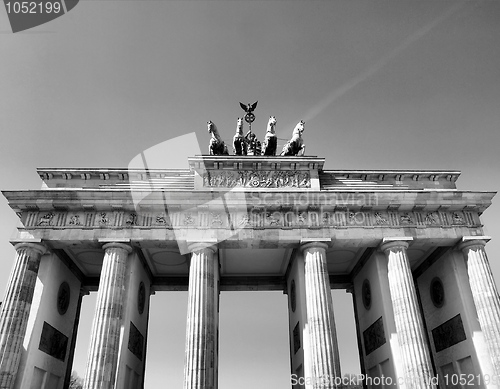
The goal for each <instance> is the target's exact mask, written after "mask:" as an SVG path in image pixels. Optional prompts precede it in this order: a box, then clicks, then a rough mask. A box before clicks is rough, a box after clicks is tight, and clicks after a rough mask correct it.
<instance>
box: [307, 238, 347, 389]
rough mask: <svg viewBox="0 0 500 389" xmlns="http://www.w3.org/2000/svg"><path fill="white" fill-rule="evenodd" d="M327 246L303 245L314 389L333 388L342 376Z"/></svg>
mask: <svg viewBox="0 0 500 389" xmlns="http://www.w3.org/2000/svg"><path fill="white" fill-rule="evenodd" d="M327 247H328V246H327V245H326V244H325V243H321V242H310V243H306V244H303V245H302V246H301V249H302V251H303V252H304V261H305V292H306V314H307V326H308V331H309V342H310V347H311V374H312V375H313V377H312V380H311V381H312V382H313V388H314V389H316V388H322V389H325V388H330V389H333V388H335V385H334V384H335V377H340V359H339V350H338V344H337V334H336V329H335V320H334V316H333V302H332V294H331V289H330V280H329V277H328V269H327V264H326V248H327Z"/></svg>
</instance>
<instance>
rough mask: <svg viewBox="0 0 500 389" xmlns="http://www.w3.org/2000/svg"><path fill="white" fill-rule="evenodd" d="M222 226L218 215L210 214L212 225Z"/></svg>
mask: <svg viewBox="0 0 500 389" xmlns="http://www.w3.org/2000/svg"><path fill="white" fill-rule="evenodd" d="M223 224H224V223H223V222H222V219H221V215H220V213H212V225H219V226H222V225H223Z"/></svg>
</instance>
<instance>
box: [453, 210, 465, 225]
mask: <svg viewBox="0 0 500 389" xmlns="http://www.w3.org/2000/svg"><path fill="white" fill-rule="evenodd" d="M452 220H453V224H465V220H464V218H463V217H462V215H459V214H458V213H457V212H453V215H452Z"/></svg>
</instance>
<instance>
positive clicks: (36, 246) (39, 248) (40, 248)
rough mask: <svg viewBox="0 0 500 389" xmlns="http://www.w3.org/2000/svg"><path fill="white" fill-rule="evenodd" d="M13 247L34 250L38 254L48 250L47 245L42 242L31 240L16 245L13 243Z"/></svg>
mask: <svg viewBox="0 0 500 389" xmlns="http://www.w3.org/2000/svg"><path fill="white" fill-rule="evenodd" d="M14 248H15V249H16V251H19V250H22V249H30V250H34V251H36V252H37V253H38V254H40V255H43V254H45V253H46V252H48V251H49V250H48V249H47V247H46V246H45V245H44V244H42V243H33V242H19V243H17V244H16V245H14Z"/></svg>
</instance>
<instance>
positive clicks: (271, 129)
mask: <svg viewBox="0 0 500 389" xmlns="http://www.w3.org/2000/svg"><path fill="white" fill-rule="evenodd" d="M277 144H278V138H277V137H276V118H275V117H274V116H270V117H269V121H268V122H267V130H266V137H265V138H264V144H263V145H262V155H276V145H277Z"/></svg>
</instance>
